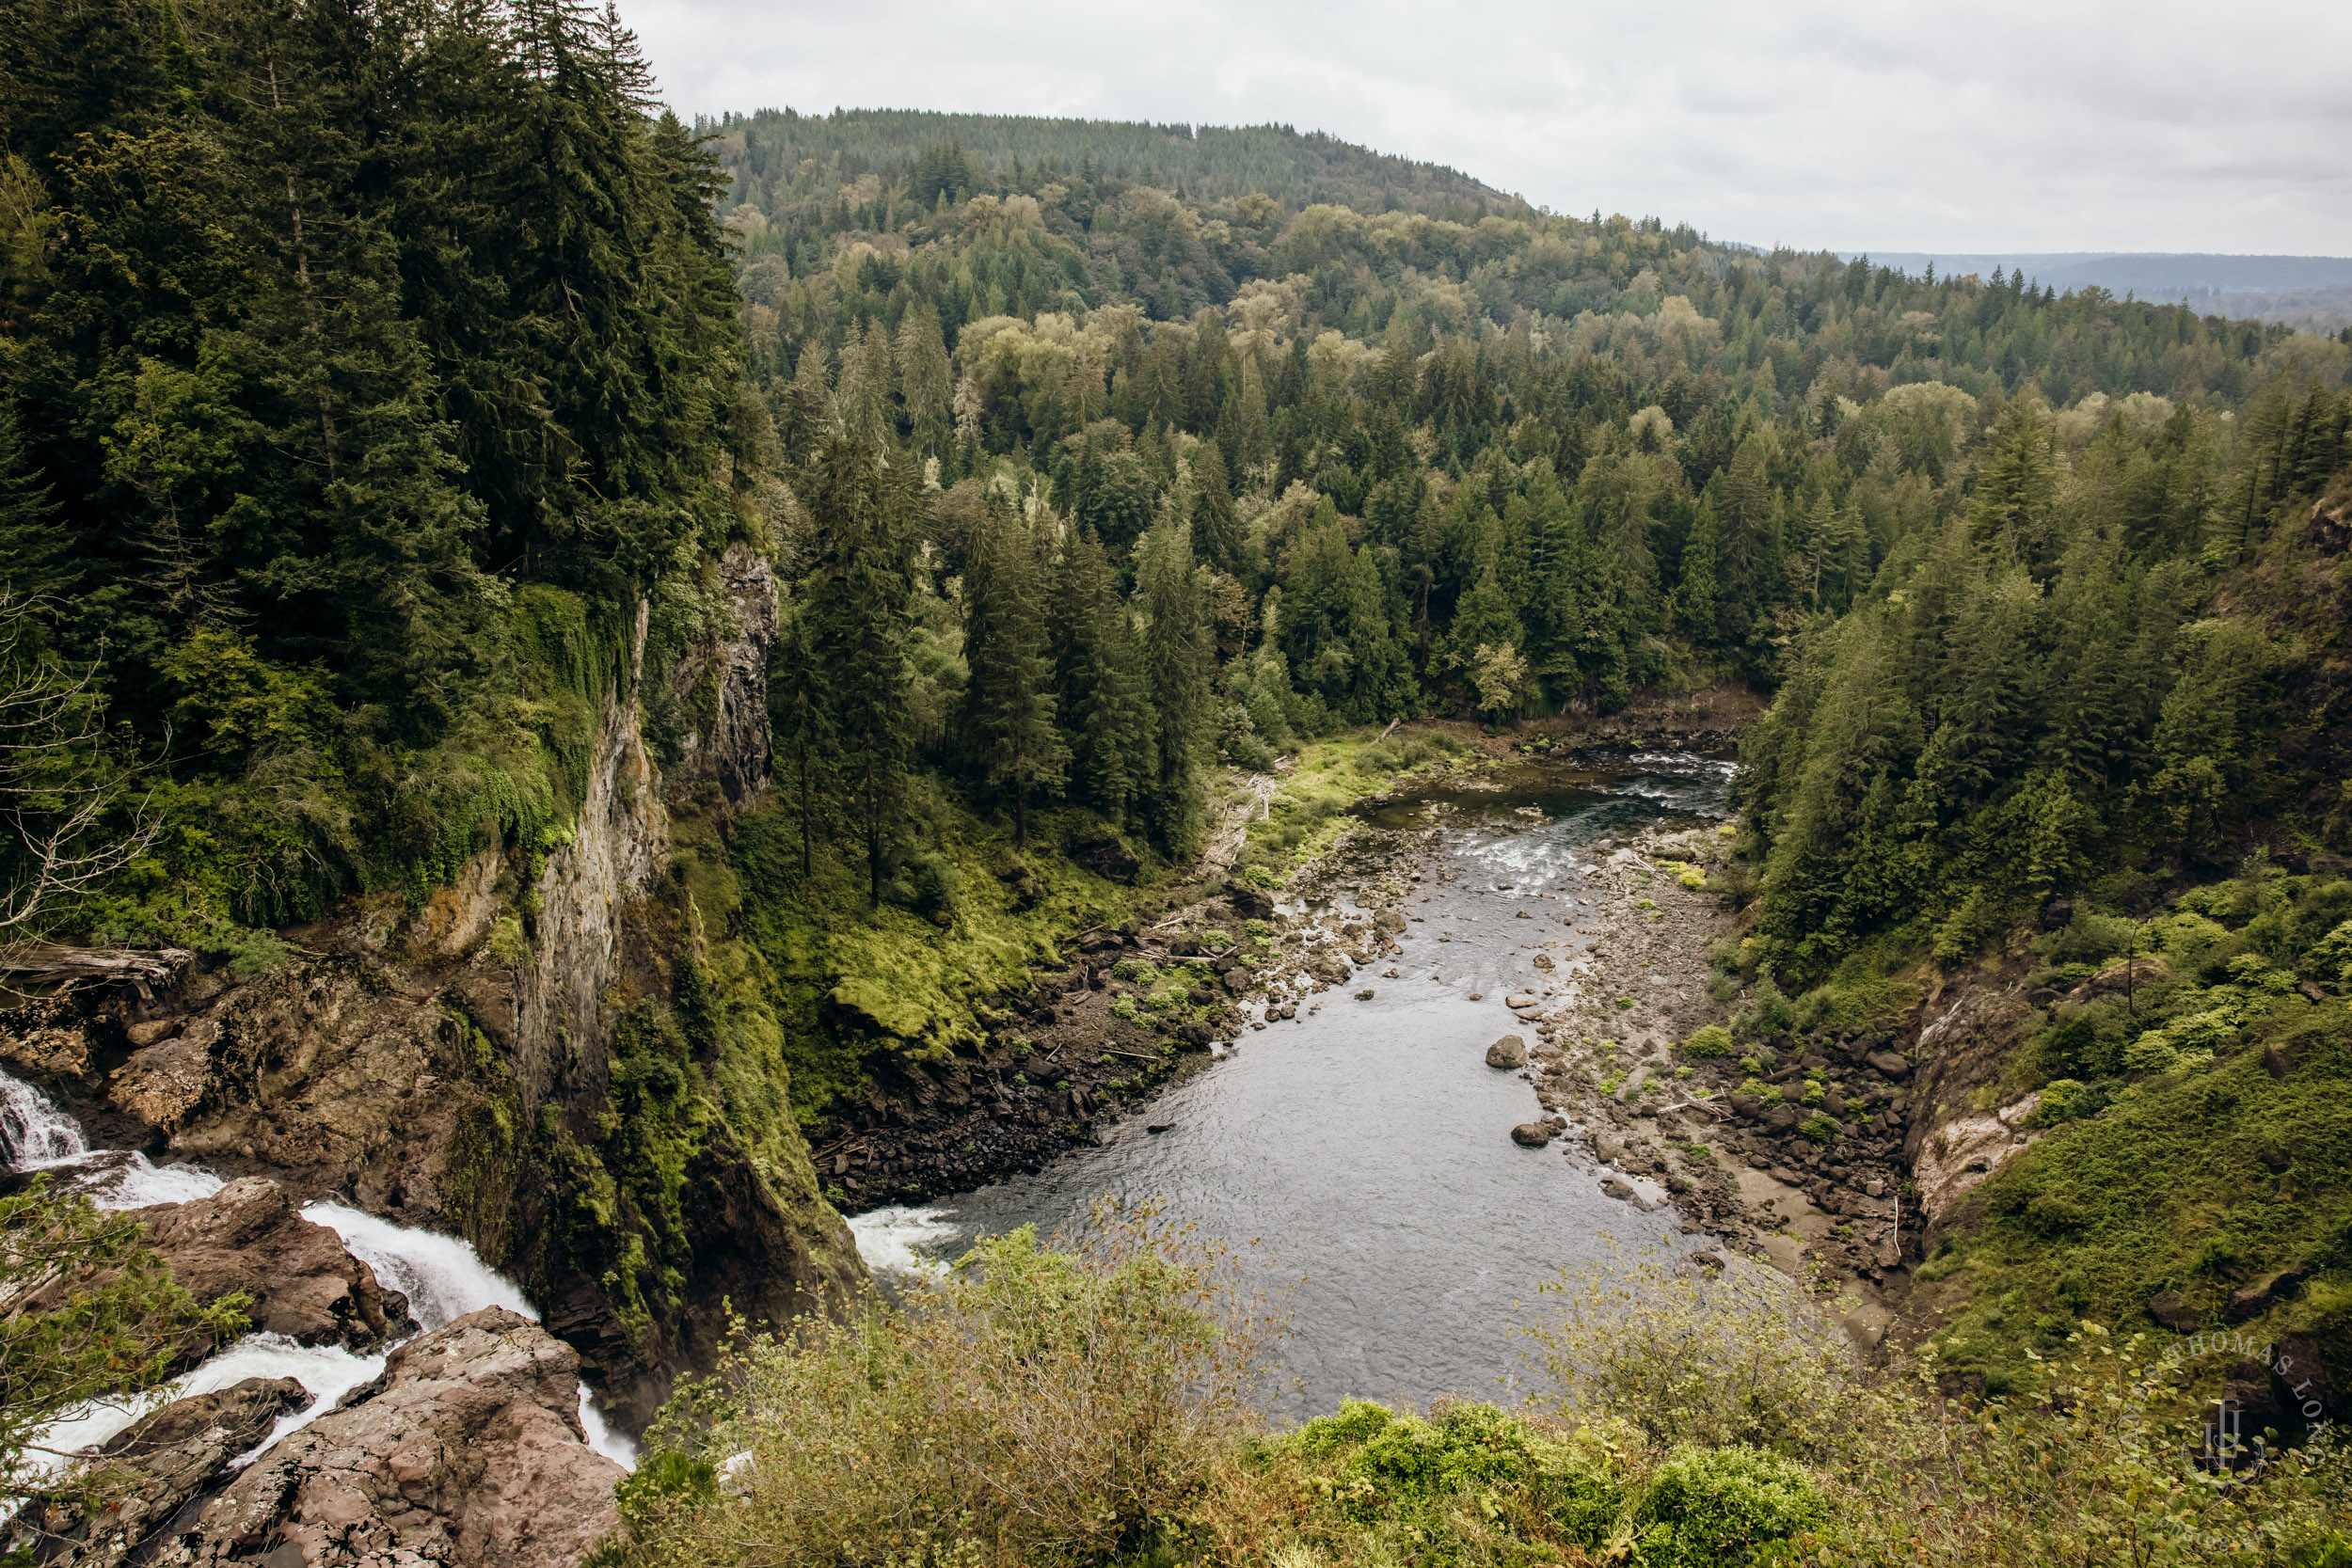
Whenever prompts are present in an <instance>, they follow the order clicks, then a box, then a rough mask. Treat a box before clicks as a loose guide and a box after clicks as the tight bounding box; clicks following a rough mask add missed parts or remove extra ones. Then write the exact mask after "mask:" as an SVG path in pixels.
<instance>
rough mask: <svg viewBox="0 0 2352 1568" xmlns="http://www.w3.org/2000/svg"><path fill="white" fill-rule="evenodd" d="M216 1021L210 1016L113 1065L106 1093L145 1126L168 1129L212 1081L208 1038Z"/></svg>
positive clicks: (196, 1102)
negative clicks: (110, 1080)
mask: <svg viewBox="0 0 2352 1568" xmlns="http://www.w3.org/2000/svg"><path fill="white" fill-rule="evenodd" d="M219 1033H220V1025H218V1024H217V1023H215V1022H212V1021H211V1020H210V1019H200V1020H199V1021H198V1022H194V1023H191V1024H189V1025H188V1026H187V1028H185V1029H184V1030H183V1031H182V1032H181V1033H180V1034H178V1035H176V1036H174V1037H172V1038H170V1039H167V1040H164V1041H162V1042H160V1043H159V1044H155V1045H151V1046H149V1047H147V1048H146V1049H145V1050H143V1051H135V1052H133V1053H131V1058H130V1060H128V1061H126V1062H124V1063H123V1064H122V1065H121V1066H120V1067H119V1068H117V1069H115V1070H114V1073H113V1075H112V1083H111V1086H110V1087H109V1088H108V1089H107V1098H108V1099H110V1100H112V1101H114V1102H115V1104H116V1105H117V1106H119V1107H120V1108H121V1109H122V1110H125V1111H128V1112H130V1113H131V1114H132V1115H133V1116H135V1117H138V1118H139V1120H141V1121H143V1122H145V1123H147V1125H148V1126H150V1127H159V1128H162V1129H163V1130H164V1131H165V1132H170V1131H172V1130H173V1129H175V1128H177V1127H178V1126H179V1125H180V1124H181V1123H182V1122H183V1121H185V1120H186V1119H187V1118H188V1117H189V1116H190V1114H192V1113H193V1112H194V1111H195V1110H196V1108H197V1107H198V1106H199V1105H201V1104H202V1103H203V1102H204V1096H205V1093H206V1092H207V1091H208V1090H209V1089H211V1087H212V1085H213V1054H212V1043H213V1041H214V1039H215V1037H218V1035H219Z"/></svg>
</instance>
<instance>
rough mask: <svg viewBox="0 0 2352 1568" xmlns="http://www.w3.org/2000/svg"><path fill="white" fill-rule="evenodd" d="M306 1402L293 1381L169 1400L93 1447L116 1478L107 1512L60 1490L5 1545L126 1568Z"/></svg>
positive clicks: (22, 1517)
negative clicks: (152, 1539)
mask: <svg viewBox="0 0 2352 1568" xmlns="http://www.w3.org/2000/svg"><path fill="white" fill-rule="evenodd" d="M309 1402H310V1395H309V1393H308V1392H307V1391H305V1390H304V1388H303V1386H302V1385H301V1384H300V1383H298V1382H296V1381H295V1380H294V1379H293V1378H290V1377H267V1378H264V1377H249V1378H246V1380H245V1381H244V1382H242V1383H232V1384H230V1386H228V1387H226V1388H219V1389H215V1390H214V1391H213V1392H212V1393H209V1394H197V1395H193V1396H191V1397H190V1398H187V1399H184V1400H174V1401H173V1402H171V1403H169V1404H167V1405H165V1406H164V1407H163V1408H162V1409H161V1410H158V1411H156V1412H155V1413H154V1414H153V1415H151V1416H147V1417H144V1418H141V1419H140V1420H138V1421H137V1422H135V1423H134V1424H133V1425H132V1426H131V1427H130V1428H128V1429H127V1430H125V1431H123V1432H120V1433H116V1434H115V1435H114V1436H113V1437H112V1438H110V1439H108V1440H107V1442H106V1443H105V1444H104V1445H103V1447H102V1448H100V1449H99V1450H98V1459H99V1462H100V1463H101V1464H103V1465H106V1467H107V1468H108V1469H109V1470H111V1471H112V1472H114V1476H115V1478H116V1481H115V1484H114V1485H113V1486H112V1487H110V1488H109V1499H110V1500H109V1501H108V1502H107V1503H106V1504H105V1505H104V1506H103V1507H99V1508H96V1509H89V1508H86V1507H85V1506H84V1503H85V1501H86V1499H85V1498H83V1497H79V1496H77V1495H76V1494H75V1493H73V1492H72V1490H71V1489H67V1490H63V1491H61V1492H60V1493H59V1495H58V1497H56V1499H55V1500H53V1501H51V1502H50V1503H49V1504H48V1505H47V1506H45V1507H42V1506H39V1505H36V1506H34V1507H29V1508H27V1509H26V1510H25V1511H24V1513H20V1514H19V1515H18V1516H17V1518H16V1519H15V1520H14V1521H13V1524H14V1527H15V1531H14V1537H13V1539H12V1540H11V1542H10V1543H9V1544H11V1545H13V1546H14V1547H16V1548H17V1549H18V1550H20V1551H30V1552H31V1553H32V1554H33V1558H34V1560H36V1561H40V1562H56V1561H61V1560H62V1561H71V1562H73V1563H76V1564H81V1565H84V1568H115V1565H116V1564H118V1563H122V1562H127V1561H130V1560H133V1558H134V1557H135V1555H138V1554H139V1548H140V1547H142V1546H143V1545H145V1544H147V1541H148V1538H149V1537H151V1536H152V1535H154V1534H155V1533H156V1532H157V1531H158V1530H160V1529H162V1528H164V1527H165V1526H167V1525H168V1524H169V1523H170V1522H171V1519H172V1516H173V1515H175V1514H177V1513H179V1512H180V1510H181V1509H182V1507H183V1506H184V1505H185V1504H186V1503H187V1502H188V1500H189V1499H190V1498H192V1497H196V1496H198V1495H199V1493H202V1492H204V1491H207V1490H209V1489H210V1488H211V1487H212V1486H213V1485H214V1484H215V1482H216V1481H220V1480H222V1479H223V1477H224V1473H225V1472H226V1471H227V1470H228V1468H229V1462H230V1460H232V1459H234V1458H235V1457H236V1456H237V1455H239V1454H241V1453H244V1452H246V1450H247V1449H251V1448H252V1447H253V1446H254V1445H255V1444H257V1443H259V1442H261V1440H262V1438H264V1437H266V1436H268V1435H269V1433H270V1429H271V1428H272V1427H274V1426H276V1425H277V1424H278V1417H280V1416H282V1415H285V1414H288V1413H289V1412H292V1411H295V1410H299V1409H301V1408H302V1407H303V1406H304V1405H306V1404H308V1403H309Z"/></svg>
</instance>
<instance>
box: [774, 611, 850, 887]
mask: <svg viewBox="0 0 2352 1568" xmlns="http://www.w3.org/2000/svg"><path fill="white" fill-rule="evenodd" d="M811 618H812V617H811V614H810V611H809V609H808V607H807V606H806V605H789V606H787V607H786V608H785V610H784V613H783V616H782V619H781V623H780V624H779V626H777V628H776V641H775V642H774V643H773V644H772V646H771V652H770V654H769V657H768V720H769V723H770V724H771V726H772V727H773V729H774V732H775V736H776V740H775V767H776V770H777V771H778V772H780V773H782V774H783V775H784V777H785V779H786V780H787V783H788V784H790V785H791V789H792V801H793V809H794V811H795V813H796V815H797V816H799V817H800V824H801V876H802V878H803V880H805V879H808V878H810V877H812V876H814V875H815V874H816V865H817V837H818V833H819V832H821V831H822V828H823V819H822V817H821V816H820V815H819V813H818V795H819V793H820V792H821V791H822V790H823V788H824V785H825V782H826V779H827V777H828V776H829V775H830V774H831V772H832V770H833V768H834V767H835V766H836V764H837V763H838V760H839V758H838V748H837V743H836V739H835V736H834V730H833V704H832V700H831V697H830V695H829V693H828V692H827V691H826V689H825V686H824V678H825V672H824V667H823V666H822V665H821V664H820V663H819V662H818V657H817V646H816V643H815V641H814V640H813V639H812V638H811V636H810V632H809V622H810V620H811Z"/></svg>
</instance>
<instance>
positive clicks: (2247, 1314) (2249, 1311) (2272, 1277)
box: [2221, 1263, 2312, 1323]
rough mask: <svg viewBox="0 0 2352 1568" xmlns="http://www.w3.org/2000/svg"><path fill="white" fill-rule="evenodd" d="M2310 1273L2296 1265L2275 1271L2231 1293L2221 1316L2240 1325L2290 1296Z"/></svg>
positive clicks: (2300, 1265) (2303, 1267) (2304, 1267)
mask: <svg viewBox="0 0 2352 1568" xmlns="http://www.w3.org/2000/svg"><path fill="white" fill-rule="evenodd" d="M2311 1272H2312V1271H2311V1270H2310V1269H2309V1268H2308V1267H2306V1266H2304V1265H2302V1264H2299V1263H2298V1264H2296V1265H2295V1266H2293V1267H2291V1268H2284V1269H2279V1270H2276V1271H2274V1272H2273V1273H2271V1274H2269V1275H2265V1276H2264V1277H2263V1278H2261V1279H2257V1280H2256V1281H2254V1283H2252V1284H2251V1285H2249V1286H2247V1287H2246V1288H2245V1289H2244V1290H2242V1291H2231V1292H2230V1303H2229V1305H2228V1306H2227V1307H2223V1308H2222V1309H2221V1316H2222V1317H2223V1318H2224V1319H2225V1320H2226V1321H2228V1322H2230V1323H2244V1322H2245V1321H2246V1320H2247V1319H2249V1318H2251V1317H2254V1316H2256V1315H2258V1314H2259V1313H2261V1312H2262V1310H2263V1309H2264V1308H2265V1307H2268V1306H2269V1305H2270V1304H2271V1303H2272V1302H2274V1301H2280V1300H2283V1299H2285V1298H2286V1297H2287V1296H2289V1295H2292V1294H2293V1293H2294V1291H2295V1288H2296V1286H2297V1285H2300V1284H2301V1283H2303V1281H2304V1279H2305V1278H2306V1277H2307V1276H2309V1275H2310V1274H2311Z"/></svg>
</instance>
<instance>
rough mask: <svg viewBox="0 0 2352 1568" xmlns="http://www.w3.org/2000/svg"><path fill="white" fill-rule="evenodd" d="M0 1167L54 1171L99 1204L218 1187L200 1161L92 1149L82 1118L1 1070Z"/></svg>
mask: <svg viewBox="0 0 2352 1568" xmlns="http://www.w3.org/2000/svg"><path fill="white" fill-rule="evenodd" d="M0 1170H8V1171H19V1172H21V1171H37V1170H46V1171H56V1172H58V1173H59V1174H61V1175H63V1176H65V1177H66V1178H67V1180H68V1181H69V1183H70V1184H71V1185H72V1187H73V1189H74V1190H75V1191H76V1192H79V1193H80V1194H82V1195H83V1196H85V1197H87V1198H88V1199H89V1200H90V1201H91V1202H92V1203H95V1204H97V1205H98V1207H100V1208H101V1209H145V1208H147V1207H149V1206H150V1205H151V1204H157V1203H187V1202H189V1201H191V1200H193V1199H196V1198H199V1197H210V1196H212V1195H213V1194H215V1193H216V1192H218V1191H220V1188H221V1180H220V1178H219V1177H217V1176H215V1175H214V1174H213V1173H212V1172H211V1171H208V1170H206V1169H204V1168H203V1167H202V1166H200V1165H188V1164H179V1165H164V1166H161V1167H158V1166H157V1165H155V1164H153V1163H152V1162H151V1161H150V1160H149V1159H148V1157H147V1156H146V1155H144V1154H141V1153H139V1152H138V1151H137V1150H135V1149H127V1148H99V1149H93V1148H90V1147H89V1145H88V1144H87V1142H86V1141H85V1140H84V1139H83V1137H82V1127H81V1123H79V1122H77V1121H75V1120H74V1119H73V1118H72V1117H70V1116H68V1115H66V1114H65V1113H64V1112H63V1111H61V1110H59V1109H57V1107H56V1105H55V1104H53V1103H52V1102H51V1101H50V1099H49V1097H48V1096H47V1095H45V1094H43V1093H41V1092H40V1090H39V1089H37V1088H35V1087H33V1085H30V1084H24V1083H19V1082H18V1081H17V1080H16V1079H14V1078H11V1077H9V1076H8V1074H7V1073H5V1072H0Z"/></svg>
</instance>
